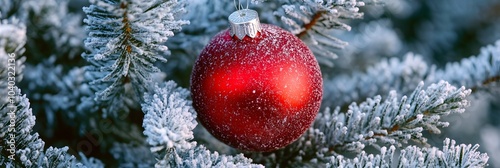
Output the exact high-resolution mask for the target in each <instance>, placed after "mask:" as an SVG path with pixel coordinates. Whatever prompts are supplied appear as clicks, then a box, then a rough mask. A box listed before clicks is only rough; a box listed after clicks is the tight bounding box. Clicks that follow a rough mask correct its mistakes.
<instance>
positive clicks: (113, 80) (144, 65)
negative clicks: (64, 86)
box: [82, 0, 189, 115]
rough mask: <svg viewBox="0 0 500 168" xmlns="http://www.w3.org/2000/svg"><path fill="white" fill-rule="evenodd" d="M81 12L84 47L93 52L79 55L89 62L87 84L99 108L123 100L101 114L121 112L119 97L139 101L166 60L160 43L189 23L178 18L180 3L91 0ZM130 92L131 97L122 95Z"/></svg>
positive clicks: (181, 6)
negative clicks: (84, 25)
mask: <svg viewBox="0 0 500 168" xmlns="http://www.w3.org/2000/svg"><path fill="white" fill-rule="evenodd" d="M84 12H85V13H86V14H87V18H86V19H84V22H85V23H86V24H87V29H88V30H90V32H89V37H88V38H87V39H86V40H85V45H86V46H87V47H88V48H90V49H91V50H90V53H84V54H82V56H83V57H84V58H85V59H87V61H88V62H89V63H90V64H91V65H90V66H89V68H88V73H89V74H90V75H89V76H90V79H89V80H92V82H91V83H90V85H91V88H92V90H94V91H96V95H95V98H94V101H96V102H97V104H99V105H100V106H107V104H114V103H118V104H121V105H118V107H108V108H109V109H105V110H103V112H104V115H106V114H107V113H112V114H114V113H117V112H118V111H123V109H124V108H125V109H126V108H127V107H126V106H127V105H126V104H127V103H119V102H120V101H127V100H126V99H127V98H126V97H139V99H142V94H143V93H145V92H148V91H149V90H150V84H151V80H152V79H151V75H152V74H153V73H155V72H159V71H160V70H159V69H158V68H157V67H156V66H155V65H154V63H155V62H156V61H157V60H160V61H162V62H166V59H165V58H164V57H163V56H162V55H163V54H165V53H168V48H167V47H166V46H164V45H163V44H162V43H164V42H165V41H167V39H168V37H171V36H173V35H174V33H173V31H175V30H180V29H181V26H182V25H185V24H188V23H189V22H188V21H185V20H176V17H177V15H178V14H181V13H183V12H184V8H183V3H181V2H178V1H141V0H131V1H125V0H123V1H120V2H114V1H109V0H95V1H92V5H90V6H89V7H85V8H84ZM127 85H129V86H130V87H131V89H127V88H126V87H128V86H127ZM130 91H133V93H131V94H132V95H131V96H129V95H126V93H130ZM131 102H135V101H131ZM123 106H125V107H123ZM120 107H121V108H122V109H120ZM103 108H104V107H103ZM114 115H116V114H114Z"/></svg>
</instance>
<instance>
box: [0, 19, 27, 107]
mask: <svg viewBox="0 0 500 168" xmlns="http://www.w3.org/2000/svg"><path fill="white" fill-rule="evenodd" d="M24 44H26V26H25V25H24V24H23V23H21V22H20V21H19V20H17V19H15V18H13V19H5V20H1V21H0V62H1V64H0V88H2V89H1V90H0V94H2V95H4V97H5V95H7V91H6V90H5V89H3V88H7V87H8V86H9V81H10V82H11V84H10V85H12V84H15V83H18V82H20V81H21V80H22V78H23V73H22V72H23V71H24V62H25V60H26V57H24V56H23V54H24V51H25V49H24ZM4 91H5V92H4ZM4 103H6V99H1V100H0V104H4Z"/></svg>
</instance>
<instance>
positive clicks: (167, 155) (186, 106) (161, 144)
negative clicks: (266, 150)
mask: <svg viewBox="0 0 500 168" xmlns="http://www.w3.org/2000/svg"><path fill="white" fill-rule="evenodd" d="M188 96H189V92H188V91H187V90H186V89H183V88H179V87H177V85H176V84H175V83H174V82H172V81H170V82H166V83H163V84H161V85H155V86H154V92H151V93H147V94H145V95H144V100H145V101H144V103H143V104H142V108H143V111H144V113H145V116H144V122H143V127H144V129H145V130H144V135H146V137H147V140H146V141H147V143H148V145H149V146H150V150H151V152H153V154H154V155H155V158H156V159H157V161H158V162H157V163H156V164H155V166H156V167H221V166H222V167H235V166H237V167H240V166H247V167H259V166H258V165H253V164H251V162H252V160H251V159H248V158H245V157H244V156H243V155H242V154H240V155H237V156H226V155H219V154H218V153H217V152H211V151H209V150H207V149H206V148H205V147H204V146H202V145H196V142H193V141H191V140H192V139H193V137H194V135H193V129H194V128H195V127H196V125H197V124H198V123H197V122H196V113H195V111H194V109H193V107H192V106H191V101H189V100H187V99H186V98H187V97H188Z"/></svg>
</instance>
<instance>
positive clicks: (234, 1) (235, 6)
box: [233, 0, 250, 11]
mask: <svg viewBox="0 0 500 168" xmlns="http://www.w3.org/2000/svg"><path fill="white" fill-rule="evenodd" d="M233 3H234V8H235V9H236V10H237V11H239V10H242V9H243V5H241V2H240V0H238V4H236V0H233ZM249 4H250V0H247V7H246V8H245V9H248V5H249Z"/></svg>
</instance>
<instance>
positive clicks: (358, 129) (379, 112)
mask: <svg viewBox="0 0 500 168" xmlns="http://www.w3.org/2000/svg"><path fill="white" fill-rule="evenodd" d="M423 87H424V84H423V82H422V83H420V84H419V85H418V87H417V88H416V89H415V90H414V91H413V93H412V94H411V95H410V96H408V97H407V96H403V97H402V98H400V99H399V98H398V96H397V94H396V92H394V91H393V92H391V93H390V94H389V96H388V97H387V98H385V100H383V99H382V98H381V96H376V97H375V98H373V99H371V98H369V99H368V100H366V101H365V102H363V103H361V104H360V105H357V104H356V103H353V104H351V105H350V106H349V109H348V110H347V112H340V108H336V109H335V110H334V111H333V112H332V111H330V110H329V109H328V108H327V109H326V111H325V112H322V113H319V114H318V116H317V118H316V121H315V123H314V124H313V128H310V129H309V130H308V131H307V132H306V133H305V134H304V135H303V136H302V137H301V138H299V139H298V140H297V141H296V142H294V143H292V144H291V145H289V146H287V147H285V148H283V149H280V150H277V151H273V152H270V153H258V154H250V156H251V157H252V158H254V159H255V160H256V161H257V162H258V163H265V164H267V165H266V166H271V167H276V166H278V165H279V166H285V167H286V166H287V165H288V166H289V165H300V166H305V167H308V166H307V165H316V164H319V163H324V162H325V158H327V157H329V156H334V155H338V153H349V152H351V153H360V152H363V151H364V150H365V147H366V146H368V145H371V146H374V147H376V148H378V149H381V146H380V145H382V146H384V145H386V144H389V145H395V146H397V147H401V146H402V145H403V144H407V143H408V142H409V141H416V142H418V143H423V144H426V143H427V142H426V141H427V140H426V138H425V137H423V136H422V133H423V131H425V130H426V131H430V132H432V133H437V134H438V133H440V129H439V127H446V126H448V125H449V123H448V122H445V121H441V120H440V119H441V117H442V116H446V115H448V114H451V113H461V112H463V111H464V110H465V109H464V108H465V107H467V106H468V105H469V104H468V101H467V100H466V99H465V98H466V96H468V95H469V94H470V90H466V89H465V88H464V87H462V88H459V89H457V88H455V87H454V86H452V85H450V84H448V83H446V82H444V81H442V82H439V83H437V84H432V85H430V86H428V87H427V88H426V89H423Z"/></svg>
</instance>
